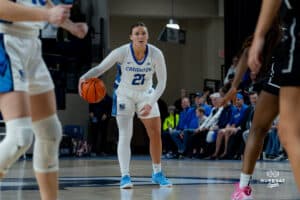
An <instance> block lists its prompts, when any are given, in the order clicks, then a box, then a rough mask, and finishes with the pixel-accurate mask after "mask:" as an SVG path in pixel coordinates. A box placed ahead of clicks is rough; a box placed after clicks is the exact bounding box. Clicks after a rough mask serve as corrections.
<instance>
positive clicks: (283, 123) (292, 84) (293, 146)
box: [248, 0, 300, 191]
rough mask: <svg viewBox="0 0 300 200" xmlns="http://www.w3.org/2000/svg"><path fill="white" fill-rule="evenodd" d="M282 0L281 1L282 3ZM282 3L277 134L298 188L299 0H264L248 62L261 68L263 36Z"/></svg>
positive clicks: (299, 182) (299, 153)
mask: <svg viewBox="0 0 300 200" xmlns="http://www.w3.org/2000/svg"><path fill="white" fill-rule="evenodd" d="M282 2H283V4H282ZM281 4H282V5H283V6H284V7H286V8H287V12H286V13H285V15H284V17H283V20H284V22H285V23H286V25H287V26H288V33H289V35H288V37H287V40H286V41H285V45H284V47H285V51H283V52H282V57H281V61H280V62H282V65H281V69H280V86H281V88H280V95H279V98H280V100H279V113H280V114H279V118H280V122H279V138H280V141H281V143H282V145H283V146H284V147H285V149H286V151H287V154H288V157H289V160H290V162H291V167H292V170H293V173H294V176H295V180H296V183H297V186H298V190H299V191H300V171H299V169H300V149H299V145H300V135H299V134H300V123H299V121H300V115H299V112H300V105H299V98H300V87H299V86H300V79H299V70H300V62H299V61H300V60H299V59H300V46H299V42H300V35H299V31H300V28H299V20H300V2H299V1H298V0H285V1H281V0H264V1H263V5H262V9H261V13H260V17H259V20H258V23H257V26H256V30H255V35H254V40H253V43H252V46H251V48H250V51H249V58H248V64H249V66H250V68H251V70H252V72H254V73H258V71H259V70H260V68H261V63H262V61H261V59H260V58H261V55H262V48H263V46H264V43H265V36H266V33H267V32H268V30H269V28H270V26H271V24H272V22H273V20H274V17H275V16H276V15H277V13H278V10H279V8H280V6H281Z"/></svg>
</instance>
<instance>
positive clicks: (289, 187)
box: [0, 157, 300, 200]
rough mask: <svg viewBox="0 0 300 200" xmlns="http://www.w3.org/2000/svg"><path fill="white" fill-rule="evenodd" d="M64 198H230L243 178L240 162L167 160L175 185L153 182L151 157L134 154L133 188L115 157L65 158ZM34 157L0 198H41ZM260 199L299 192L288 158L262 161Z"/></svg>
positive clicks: (19, 166)
mask: <svg viewBox="0 0 300 200" xmlns="http://www.w3.org/2000/svg"><path fill="white" fill-rule="evenodd" d="M60 165H61V170H60V198H59V199H60V200H202V199H203V200H229V199H230V194H231V192H232V190H233V183H235V182H237V180H238V178H239V173H240V168H241V162H240V161H203V160H163V168H164V171H165V173H166V174H167V176H168V177H169V178H170V180H172V182H173V184H174V186H173V187H172V188H161V189H160V188H159V187H158V186H157V185H153V184H152V183H151V181H150V177H151V162H150V160H149V159H148V158H147V157H134V158H133V160H132V162H131V176H132V178H133V183H134V189H132V190H120V189H119V185H118V184H119V166H118V162H117V160H116V157H106V158H93V159H61V161H60ZM31 166H32V161H31V160H27V161H19V162H18V163H16V164H15V165H14V166H13V168H12V169H11V170H10V171H9V173H8V175H7V177H6V178H5V179H4V180H3V181H2V183H1V193H0V200H38V199H39V193H38V189H37V183H36V181H35V178H34V176H33V172H32V169H31ZM253 193H254V197H255V199H257V200H264V199H270V200H277V199H278V200H296V199H300V196H299V193H298V192H297V189H296V186H295V183H294V179H293V176H292V173H291V171H290V165H289V163H288V162H258V163H257V165H256V171H255V175H254V180H253Z"/></svg>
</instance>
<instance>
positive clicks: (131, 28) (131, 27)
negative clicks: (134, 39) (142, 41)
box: [129, 22, 147, 35]
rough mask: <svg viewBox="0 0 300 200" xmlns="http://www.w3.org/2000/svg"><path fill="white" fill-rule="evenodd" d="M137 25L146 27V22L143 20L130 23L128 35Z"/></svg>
mask: <svg viewBox="0 0 300 200" xmlns="http://www.w3.org/2000/svg"><path fill="white" fill-rule="evenodd" d="M138 26H141V27H146V28H147V26H146V24H144V23H143V22H137V23H135V24H132V25H131V26H130V32H129V35H131V34H132V30H133V29H134V28H135V27H138Z"/></svg>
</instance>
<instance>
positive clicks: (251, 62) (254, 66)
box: [248, 36, 265, 74]
mask: <svg viewBox="0 0 300 200" xmlns="http://www.w3.org/2000/svg"><path fill="white" fill-rule="evenodd" d="M264 44H265V38H264V37H261V36H256V37H254V39H253V42H252V45H251V47H250V50H249V53H248V66H249V68H250V69H251V71H252V72H253V73H255V74H257V73H258V72H259V71H260V68H261V66H262V52H263V48H264Z"/></svg>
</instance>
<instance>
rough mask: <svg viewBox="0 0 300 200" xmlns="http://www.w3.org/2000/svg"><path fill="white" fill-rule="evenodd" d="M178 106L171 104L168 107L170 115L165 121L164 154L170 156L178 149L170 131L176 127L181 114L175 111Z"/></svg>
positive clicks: (163, 135)
mask: <svg viewBox="0 0 300 200" xmlns="http://www.w3.org/2000/svg"><path fill="white" fill-rule="evenodd" d="M175 110H176V107H175V106H173V105H171V106H169V107H168V112H169V115H168V116H167V117H166V118H165V120H164V122H163V132H162V143H163V145H162V146H163V154H166V157H167V158H170V157H171V156H172V154H173V152H174V151H175V150H177V148H176V145H175V144H174V142H173V140H172V138H171V135H170V133H172V132H173V130H174V129H175V128H176V126H177V125H178V122H179V115H178V114H177V113H175Z"/></svg>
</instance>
